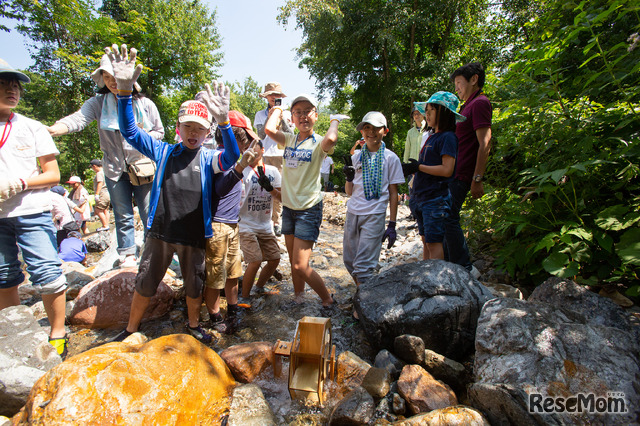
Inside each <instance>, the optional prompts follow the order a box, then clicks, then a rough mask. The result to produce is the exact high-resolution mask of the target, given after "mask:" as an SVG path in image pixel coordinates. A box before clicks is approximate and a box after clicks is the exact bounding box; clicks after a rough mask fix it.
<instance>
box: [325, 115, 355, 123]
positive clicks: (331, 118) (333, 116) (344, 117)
mask: <svg viewBox="0 0 640 426" xmlns="http://www.w3.org/2000/svg"><path fill="white" fill-rule="evenodd" d="M349 118H351V117H349V116H348V115H345V114H331V115H330V116H329V122H331V121H332V120H337V121H338V123H339V122H341V121H342V120H348V119H349Z"/></svg>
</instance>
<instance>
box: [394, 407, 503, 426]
mask: <svg viewBox="0 0 640 426" xmlns="http://www.w3.org/2000/svg"><path fill="white" fill-rule="evenodd" d="M394 425H396V426H398V425H401V426H491V425H490V423H489V422H488V421H487V419H485V418H484V416H483V415H482V413H480V412H479V411H478V410H476V409H474V408H471V407H466V406H464V405H456V406H455V407H446V408H439V409H437V410H433V411H430V412H428V413H424V414H418V415H417V416H413V417H410V418H408V419H406V420H402V421H400V422H397V423H394Z"/></svg>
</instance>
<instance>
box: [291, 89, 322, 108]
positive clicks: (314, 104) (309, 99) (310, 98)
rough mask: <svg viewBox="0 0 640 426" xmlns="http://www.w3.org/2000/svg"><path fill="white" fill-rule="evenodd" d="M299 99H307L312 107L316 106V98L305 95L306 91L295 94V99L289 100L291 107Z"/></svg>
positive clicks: (299, 100)
mask: <svg viewBox="0 0 640 426" xmlns="http://www.w3.org/2000/svg"><path fill="white" fill-rule="evenodd" d="M301 101H307V102H309V103H310V104H311V105H313V107H314V108H318V101H316V98H314V97H313V96H311V95H307V94H306V93H301V94H299V95H298V96H296V97H295V99H294V100H293V101H292V102H291V108H293V106H294V105H295V104H297V103H298V102H301Z"/></svg>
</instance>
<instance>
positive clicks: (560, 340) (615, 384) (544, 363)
mask: <svg viewBox="0 0 640 426" xmlns="http://www.w3.org/2000/svg"><path fill="white" fill-rule="evenodd" d="M565 288H566V289H567V292H568V300H567V302H566V303H562V302H561V299H560V295H554V296H553V298H552V299H553V300H555V301H556V304H554V305H550V304H546V303H539V302H531V301H528V302H527V301H522V300H517V299H508V298H501V299H494V300H492V301H490V302H488V303H487V304H486V305H485V306H484V308H483V310H482V314H481V316H480V319H479V320H478V331H477V335H476V356H475V364H474V379H475V383H474V384H473V385H471V387H470V388H469V398H470V400H471V402H472V405H473V406H474V407H477V408H479V409H480V410H482V411H483V412H484V413H485V414H486V415H487V417H488V419H489V421H490V422H491V423H492V424H494V423H495V424H501V423H504V422H514V423H518V424H534V423H540V422H544V423H547V422H550V423H562V424H575V423H598V424H600V423H604V424H630V423H632V422H635V421H637V419H638V418H639V417H638V416H639V415H640V404H639V402H638V401H640V395H639V392H640V357H639V355H638V344H637V341H636V340H635V336H634V334H633V333H632V332H631V331H629V330H628V329H627V330H621V329H620V328H616V327H615V326H606V325H603V323H604V324H617V323H618V320H619V318H616V319H614V320H612V319H611V318H612V317H611V315H610V314H607V313H605V312H601V313H598V312H595V311H594V310H593V306H590V305H589V300H588V298H591V295H590V294H587V293H584V296H585V297H586V298H587V300H585V303H584V304H583V303H578V299H579V293H580V292H579V291H578V292H575V291H574V290H575V288H574V287H573V286H571V285H569V286H565ZM544 291H546V290H545V289H543V290H542V291H541V292H540V293H539V294H538V296H537V298H538V299H539V298H540V294H541V293H542V292H544ZM574 297H576V298H577V299H576V300H572V298H574ZM605 302H606V303H605ZM600 303H602V304H601V305H600V307H601V308H603V309H606V304H608V303H609V302H608V301H606V300H603V301H602V302H600ZM614 306H615V305H614ZM567 307H580V309H582V307H584V309H585V313H584V314H582V313H580V312H576V311H571V310H569V309H566V308H567ZM616 308H617V309H620V308H618V307H617V306H616ZM592 321H593V322H592ZM627 328H628V327H627ZM607 392H622V393H623V394H624V398H625V400H626V404H627V408H628V412H627V413H624V414H596V413H591V414H590V413H587V412H583V413H549V414H546V413H532V414H529V413H528V409H527V408H528V406H529V405H528V404H529V395H532V394H534V393H539V394H541V395H542V396H544V397H547V396H554V397H556V396H564V397H569V396H573V395H577V394H578V393H583V394H589V393H593V394H594V395H596V397H601V396H603V397H606V393H607Z"/></svg>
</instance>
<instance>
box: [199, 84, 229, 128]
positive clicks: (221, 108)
mask: <svg viewBox="0 0 640 426" xmlns="http://www.w3.org/2000/svg"><path fill="white" fill-rule="evenodd" d="M204 89H205V93H204V94H203V95H202V103H203V104H205V105H206V106H207V108H208V109H209V112H210V113H211V115H212V116H213V118H214V119H215V120H216V122H217V123H218V124H222V123H227V122H228V121H229V102H230V100H229V99H230V96H231V90H230V89H229V88H228V87H226V86H225V85H224V83H222V82H220V83H218V82H217V81H216V80H213V81H212V82H211V86H209V85H208V84H205V85H204Z"/></svg>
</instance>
